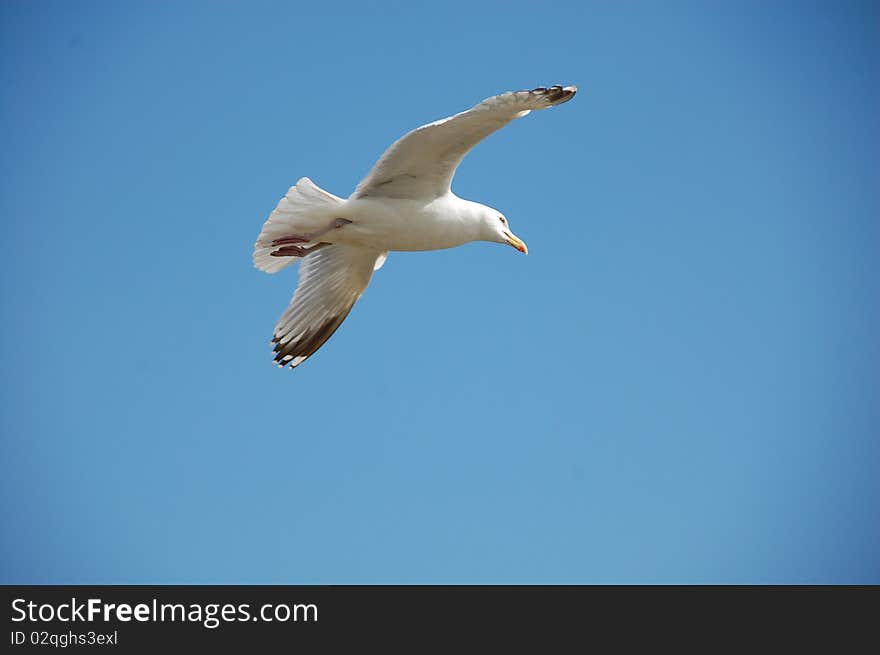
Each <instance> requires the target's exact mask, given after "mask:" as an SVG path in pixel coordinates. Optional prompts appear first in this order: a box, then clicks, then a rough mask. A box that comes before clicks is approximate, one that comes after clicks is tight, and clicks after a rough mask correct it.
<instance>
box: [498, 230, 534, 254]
mask: <svg viewBox="0 0 880 655" xmlns="http://www.w3.org/2000/svg"><path fill="white" fill-rule="evenodd" d="M504 238H505V239H507V243H508V244H510V245H511V246H513V247H514V248H516V249H517V250H519V251H520V252H521V253H523V254H524V255H528V254H529V247H528V246H527V245H526V244H525V243H524V242H523V240H522V239H520V238H519V237H518V236H516V235H514V234H510V233H509V232H505V233H504Z"/></svg>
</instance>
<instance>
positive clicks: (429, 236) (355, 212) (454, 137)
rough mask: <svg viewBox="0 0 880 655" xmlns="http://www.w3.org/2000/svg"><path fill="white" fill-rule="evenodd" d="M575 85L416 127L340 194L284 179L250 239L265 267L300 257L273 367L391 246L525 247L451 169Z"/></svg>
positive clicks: (329, 328) (506, 96)
mask: <svg viewBox="0 0 880 655" xmlns="http://www.w3.org/2000/svg"><path fill="white" fill-rule="evenodd" d="M576 92H577V87H575V86H566V87H562V86H551V87H550V88H543V87H541V88H537V89H532V90H531V91H516V92H508V93H502V94H500V95H497V96H493V97H491V98H487V99H486V100H483V102H481V103H480V104H478V105H477V106H475V107H473V108H471V109H468V110H467V111H464V112H461V113H460V114H455V115H454V116H450V117H449V118H444V119H442V120H439V121H434V122H433V123H428V124H427V125H423V126H422V127H419V128H417V129H415V130H413V131H412V132H410V133H409V134H407V135H406V136H404V137H402V138H400V139H398V140H397V141H396V142H395V143H394V144H392V146H391V147H390V148H388V150H386V151H385V153H384V154H383V155H382V157H381V158H380V159H379V161H378V162H377V163H376V165H375V166H373V169H372V170H371V171H370V173H369V174H368V175H367V177H365V178H364V179H363V181H361V183H360V184H358V186H357V189H355V191H354V193H353V194H351V196H349V197H348V199H346V200H343V199H342V198H339V197H337V196H334V195H333V194H331V193H328V192H327V191H324V190H323V189H321V188H320V187H318V186H317V185H316V184H314V183H313V182H312V181H311V180H310V179H309V178H307V177H304V178H302V179H300V180H299V182H297V183H296V184H295V185H294V186H292V187H290V189H289V190H288V192H287V195H285V196H284V197H283V198H282V199H281V201H280V202H279V203H278V206H277V207H276V208H275V210H274V211H273V212H272V213H271V214H270V215H269V218H268V219H267V220H266V222H265V224H264V225H263V229H262V231H261V232H260V236H259V237H258V238H257V242H256V244H255V246H254V265H255V266H256V267H257V268H258V269H260V270H261V271H265V272H267V273H276V272H278V271H280V270H281V269H282V268H284V267H285V266H287V265H288V264H290V263H291V262H293V261H296V260H297V259H299V258H301V259H302V265H301V266H300V271H299V284H298V285H297V288H296V292H295V293H294V294H293V299H292V300H291V302H290V305H289V306H288V307H287V309H286V310H285V312H284V313H283V314H282V315H281V318H280V319H279V320H278V324H277V325H276V326H275V331H274V336H273V339H272V342H273V343H274V344H275V361H276V362H277V363H278V365H279V366H287V365H289V366H290V367H291V368H296V367H297V366H299V365H300V364H302V363H303V362H304V361H305V360H306V359H307V358H308V357H310V356H311V355H312V354H313V353H314V352H315V351H316V350H318V348H320V347H321V345H322V344H323V343H324V342H325V341H327V339H329V338H330V336H331V335H332V334H333V333H334V332H335V331H336V329H337V328H338V327H339V326H340V324H341V323H342V321H344V320H345V317H346V316H348V313H349V312H350V311H351V308H352V307H353V306H354V303H355V302H357V299H358V298H360V296H361V294H362V293H363V292H364V290H365V289H366V288H367V284H369V282H370V278H371V277H372V275H373V271H376V270H379V268H381V267H382V264H384V263H385V259H386V258H387V256H388V251H390V250H405V251H414V250H440V249H442V248H453V247H455V246H460V245H462V244H465V243H468V242H470V241H494V242H498V243H506V244H509V245H511V246H513V247H514V248H516V249H517V250H519V251H520V252H523V253H528V248H526V244H525V243H523V242H522V240H521V239H520V238H519V237H517V236H516V235H514V234H513V232H511V231H510V226H509V225H508V223H507V219H506V218H505V217H504V215H503V214H502V213H501V212H499V211H498V210H496V209H492V208H491V207H487V206H486V205H481V204H480V203H477V202H471V201H470V200H463V199H462V198H459V197H458V196H456V195H455V194H454V193H453V192H452V189H451V188H450V185H451V183H452V176H453V175H454V174H455V169H456V168H457V167H458V165H459V164H460V163H461V160H462V159H463V158H464V156H465V155H466V154H467V153H468V151H470V149H471V148H473V147H474V146H475V145H476V144H477V143H479V142H480V141H482V140H483V139H485V138H486V137H487V136H489V135H490V134H492V133H493V132H495V131H496V130H499V129H501V128H502V127H504V126H505V125H507V124H508V123H509V122H511V121H512V120H514V119H515V118H520V117H522V116H525V115H526V114H528V113H529V112H530V111H531V110H533V109H546V108H547V107H552V106H553V105H559V104H562V103H563V102H566V101H568V100H571V99H572V98H573V97H574V94H575V93H576Z"/></svg>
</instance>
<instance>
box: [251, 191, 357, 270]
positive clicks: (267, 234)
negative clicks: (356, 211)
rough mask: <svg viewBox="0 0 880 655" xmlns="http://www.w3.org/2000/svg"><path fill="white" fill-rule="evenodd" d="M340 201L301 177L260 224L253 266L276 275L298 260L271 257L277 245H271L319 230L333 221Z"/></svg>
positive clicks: (294, 258) (340, 199)
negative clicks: (286, 237) (279, 240)
mask: <svg viewBox="0 0 880 655" xmlns="http://www.w3.org/2000/svg"><path fill="white" fill-rule="evenodd" d="M342 202H343V200H342V198H339V197H337V196H334V195H333V194H332V193H329V192H327V191H324V189H322V188H321V187H319V186H318V185H317V184H315V183H314V182H312V181H311V180H310V179H309V178H307V177H304V178H301V179H300V180H299V182H297V183H296V184H294V185H293V186H292V187H290V189H289V190H288V191H287V195H285V196H284V197H283V198H282V199H281V200H280V201H279V202H278V206H277V207H275V210H274V211H273V212H272V213H271V214H270V215H269V218H268V219H266V222H265V223H264V224H263V229H262V231H261V232H260V236H259V237H257V242H256V244H254V266H256V267H257V268H258V269H260V270H261V271H265V272H266V273H277V272H278V271H280V270H281V269H282V268H284V267H285V266H287V265H289V264H291V263H293V262H295V261H297V258H296V257H273V256H272V252H273V251H275V250H277V249H278V246H274V245H272V242H273V241H274V240H275V239H280V238H281V237H285V236H290V235H306V234H308V233H310V232H315V231H317V230H319V229H321V228H322V227H324V226H326V225H327V224H328V223H329V222H330V221H332V220H333V218H335V213H336V210H337V209H338V207H337V205H339V204H340V203H342ZM302 245H307V244H302Z"/></svg>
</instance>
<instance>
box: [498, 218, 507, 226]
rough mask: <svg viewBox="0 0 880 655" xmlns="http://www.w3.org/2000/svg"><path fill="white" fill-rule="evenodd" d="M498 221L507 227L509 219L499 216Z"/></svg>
mask: <svg viewBox="0 0 880 655" xmlns="http://www.w3.org/2000/svg"><path fill="white" fill-rule="evenodd" d="M498 220H499V221H501V224H502V225H507V219H506V218H504V217H503V216H499V217H498Z"/></svg>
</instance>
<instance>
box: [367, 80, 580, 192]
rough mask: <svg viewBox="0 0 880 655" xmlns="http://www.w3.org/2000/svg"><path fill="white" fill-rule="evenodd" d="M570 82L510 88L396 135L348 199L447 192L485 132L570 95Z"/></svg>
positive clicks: (572, 89)
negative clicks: (519, 89)
mask: <svg viewBox="0 0 880 655" xmlns="http://www.w3.org/2000/svg"><path fill="white" fill-rule="evenodd" d="M575 93H577V87H575V86H566V87H561V86H551V87H550V88H549V89H545V88H543V87H542V88H538V89H532V90H531V91H515V92H513V91H511V92H508V93H502V94H501V95H497V96H493V97H491V98H487V99H486V100H483V102H481V103H480V104H478V105H477V106H476V107H473V108H471V109H468V110H467V111H463V112H461V113H460V114H456V115H455V116H450V117H449V118H444V119H442V120H439V121H435V122H433V123H428V124H427V125H423V126H422V127H419V128H416V129H415V130H413V131H412V132H410V133H409V134H407V135H406V136H404V137H401V138H400V139H398V140H397V141H396V142H395V143H394V144H393V145H392V146H391V147H390V148H388V150H386V151H385V153H384V154H383V155H382V157H380V158H379V161H378V162H376V165H375V166H373V170H371V171H370V173H369V174H368V175H367V177H365V178H364V179H363V181H362V182H361V183H360V184H359V185H358V187H357V189H356V190H355V192H354V194H353V195H352V197H353V198H364V197H367V196H371V197H374V196H380V197H385V198H424V199H430V198H436V197H438V196H441V195H443V194H445V193H446V192H448V191H449V188H450V185H451V184H452V176H453V175H455V169H456V168H457V167H458V165H459V163H461V160H462V159H464V156H465V155H466V154H467V153H468V151H470V149H471V148H473V147H474V146H475V145H477V144H478V143H479V142H480V141H482V140H483V139H485V138H486V137H487V136H489V135H490V134H492V132H495V131H496V130H500V129H501V128H502V127H504V126H505V125H507V124H508V123H509V122H510V121H512V120H513V119H515V118H519V117H521V116H525V115H526V114H528V113H529V112H530V111H531V110H533V109H546V108H547V107H552V106H553V105H560V104H562V103H563V102H566V101H568V100H571V99H572V98H573V97H574V94H575Z"/></svg>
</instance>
